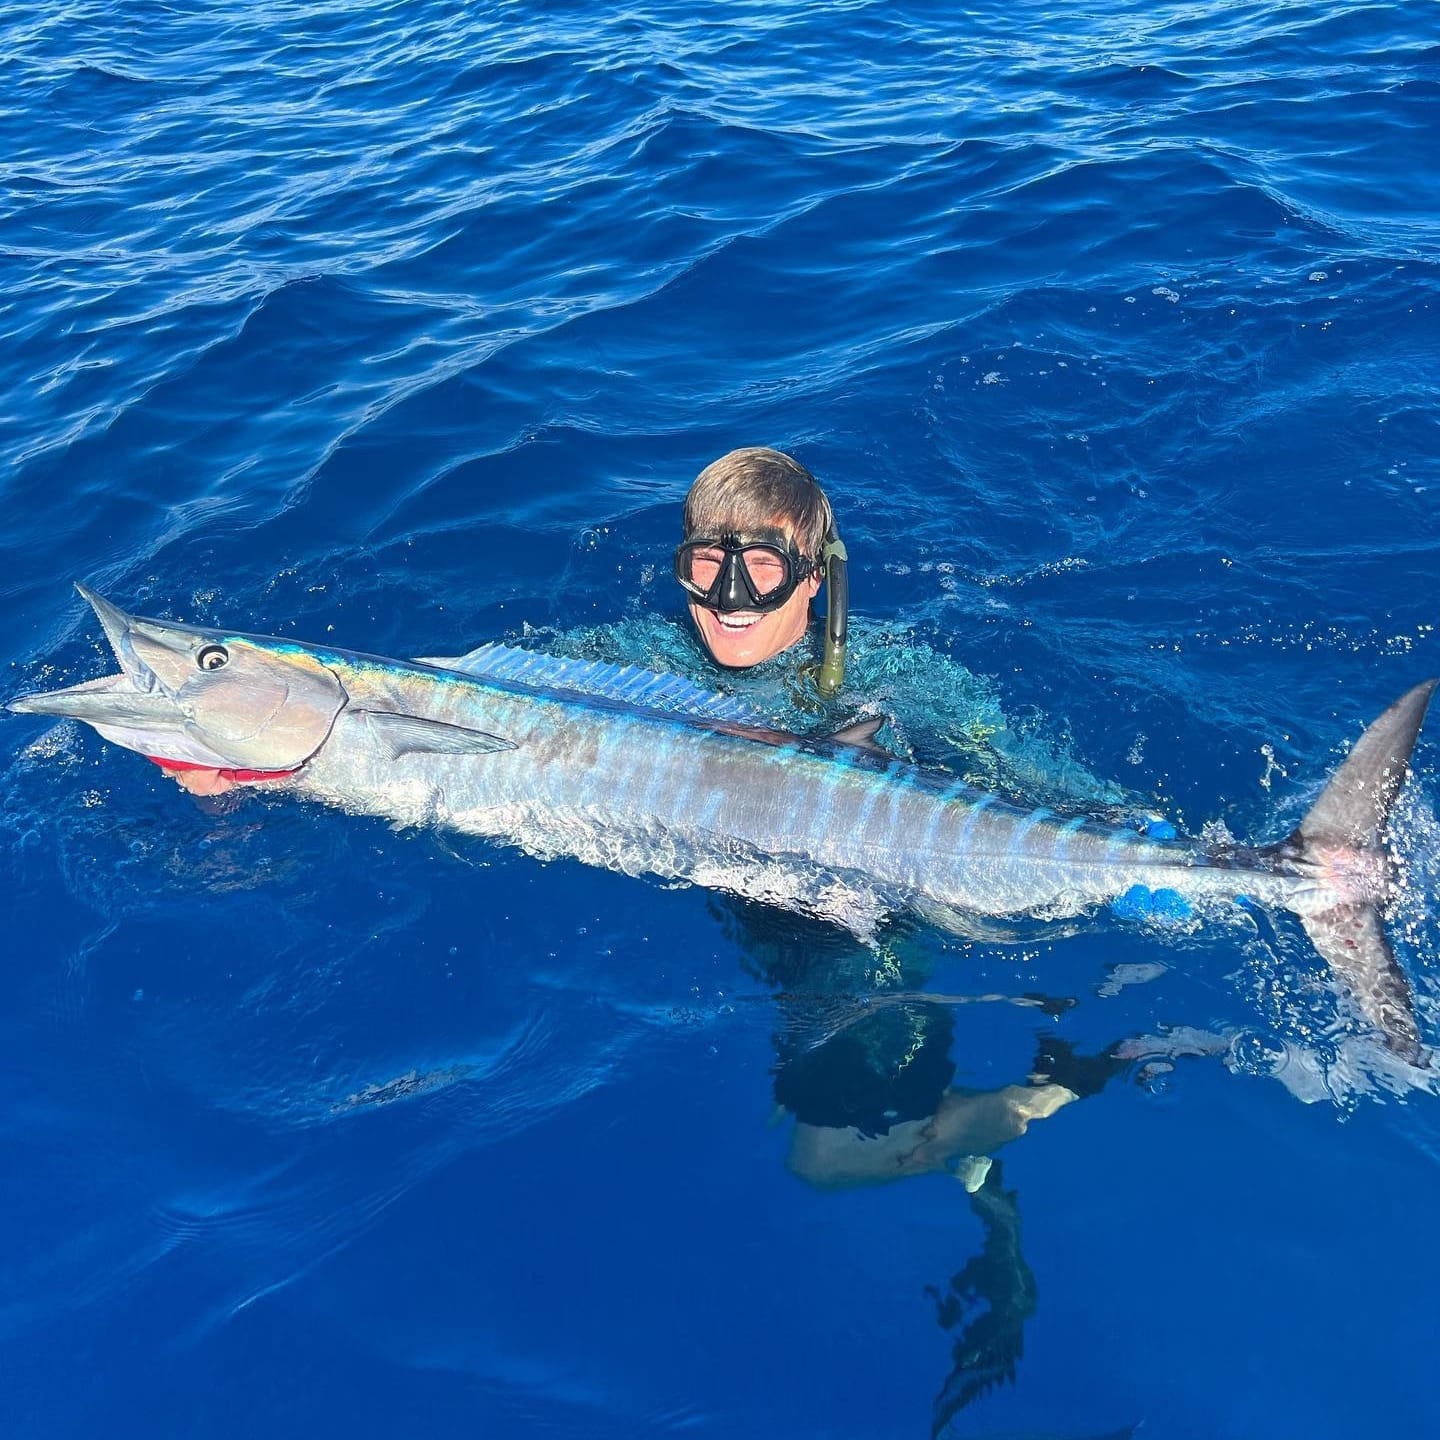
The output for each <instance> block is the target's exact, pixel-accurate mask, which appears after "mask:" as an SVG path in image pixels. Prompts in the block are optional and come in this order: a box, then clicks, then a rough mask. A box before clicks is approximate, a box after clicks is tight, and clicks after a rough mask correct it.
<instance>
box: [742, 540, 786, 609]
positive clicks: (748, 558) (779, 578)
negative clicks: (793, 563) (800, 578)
mask: <svg viewBox="0 0 1440 1440" xmlns="http://www.w3.org/2000/svg"><path fill="white" fill-rule="evenodd" d="M740 563H741V564H742V565H743V566H744V567H745V573H746V574H747V575H749V577H750V584H751V587H752V588H753V589H754V591H755V594H756V595H757V596H758V597H759V598H760V599H762V600H764V599H765V598H767V597H768V596H770V595H773V594H775V593H776V592H777V591H778V590H780V589H782V588H783V587H784V586H785V584H786V582H787V581H788V580H789V579H790V560H789V557H788V556H786V555H784V554H782V553H781V552H780V551H779V550H774V549H772V548H771V547H770V546H769V545H747V546H746V547H745V549H744V550H742V551H741V552H740Z"/></svg>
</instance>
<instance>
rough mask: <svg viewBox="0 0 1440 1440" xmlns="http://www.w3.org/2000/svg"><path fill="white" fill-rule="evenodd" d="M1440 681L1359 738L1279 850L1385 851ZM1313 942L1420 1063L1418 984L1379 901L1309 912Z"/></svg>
mask: <svg viewBox="0 0 1440 1440" xmlns="http://www.w3.org/2000/svg"><path fill="white" fill-rule="evenodd" d="M1437 684H1440V680H1426V681H1424V682H1423V683H1422V684H1419V685H1417V686H1416V687H1415V688H1414V689H1413V690H1411V691H1409V692H1408V693H1407V694H1405V695H1402V696H1401V697H1400V699H1398V700H1397V701H1396V702H1395V703H1394V704H1393V705H1392V706H1391V707H1390V708H1389V709H1388V710H1387V711H1386V712H1385V713H1384V714H1383V715H1381V716H1380V718H1379V719H1378V720H1376V721H1375V722H1374V724H1372V725H1370V726H1369V728H1368V729H1366V731H1365V733H1364V734H1363V735H1362V736H1361V737H1360V738H1359V740H1357V741H1356V742H1355V748H1354V749H1353V750H1351V752H1350V754H1349V755H1348V756H1347V757H1346V758H1345V763H1344V764H1343V765H1341V767H1340V768H1339V769H1338V770H1337V771H1336V772H1335V774H1334V775H1333V776H1332V777H1331V779H1330V783H1329V784H1328V785H1326V787H1325V788H1324V790H1322V791H1321V792H1320V798H1319V799H1318V800H1317V801H1316V802H1315V804H1314V805H1313V806H1311V808H1310V811H1309V813H1308V814H1307V815H1306V816H1305V818H1304V819H1303V820H1302V821H1301V822H1300V828H1299V829H1298V830H1296V831H1295V833H1294V834H1293V835H1292V836H1291V837H1290V839H1289V840H1287V841H1285V842H1284V843H1283V845H1282V846H1280V847H1278V848H1279V849H1281V850H1282V851H1286V850H1288V851H1290V852H1291V853H1292V854H1293V853H1294V852H1295V851H1296V850H1298V851H1299V853H1300V854H1301V855H1303V856H1308V857H1310V858H1312V859H1315V860H1318V861H1320V862H1321V863H1324V860H1325V858H1326V856H1327V853H1328V854H1329V855H1334V854H1335V852H1337V851H1338V852H1340V858H1341V862H1342V863H1343V856H1344V854H1345V852H1349V853H1350V854H1351V855H1359V854H1366V853H1369V854H1374V853H1375V852H1377V851H1380V850H1382V849H1383V847H1384V844H1385V831H1386V825H1387V822H1388V820H1389V816H1390V807H1391V806H1392V805H1393V804H1394V803H1395V797H1396V796H1397V795H1398V794H1399V793H1400V786H1401V785H1402V784H1403V783H1404V780H1405V775H1406V772H1407V771H1408V770H1409V767H1410V752H1411V751H1412V750H1413V749H1414V747H1415V738H1416V736H1417V735H1419V733H1420V726H1421V724H1422V723H1423V722H1424V719H1425V710H1426V707H1427V706H1428V705H1429V704H1430V697H1431V696H1432V695H1433V694H1434V693H1435V687H1436V685H1437ZM1300 920H1301V923H1302V924H1303V925H1304V926H1305V933H1306V934H1307V935H1309V937H1310V941H1311V943H1312V944H1313V945H1314V946H1315V948H1316V949H1317V950H1318V951H1319V952H1320V954H1321V955H1322V956H1324V958H1325V961H1326V963H1327V964H1328V965H1329V966H1330V969H1331V970H1332V971H1333V972H1334V974H1335V975H1337V976H1338V977H1339V978H1340V979H1341V981H1343V982H1344V984H1345V985H1346V986H1347V988H1348V989H1349V991H1350V993H1351V994H1352V995H1353V996H1354V997H1355V1000H1356V1003H1357V1004H1358V1005H1359V1006H1360V1009H1361V1010H1362V1011H1363V1013H1364V1015H1365V1018H1366V1019H1367V1020H1369V1021H1370V1022H1371V1024H1373V1025H1375V1026H1376V1027H1377V1028H1378V1029H1379V1030H1380V1031H1381V1032H1382V1033H1383V1034H1384V1036H1385V1043H1386V1044H1387V1045H1388V1046H1389V1047H1390V1049H1392V1050H1393V1051H1395V1052H1396V1054H1398V1055H1401V1056H1403V1057H1404V1058H1405V1059H1408V1060H1410V1061H1412V1062H1418V1061H1419V1060H1421V1058H1422V1056H1423V1052H1422V1050H1421V1047H1420V1030H1419V1026H1418V1025H1417V1024H1416V1021H1415V1010H1414V1005H1413V1003H1412V1000H1411V994H1410V982H1409V981H1408V980H1407V979H1406V978H1405V972H1404V971H1403V970H1401V968H1400V965H1399V962H1398V961H1397V960H1396V959H1395V952H1394V951H1393V950H1392V949H1391V948H1390V941H1389V939H1388V937H1387V936H1386V934H1385V926H1384V922H1383V921H1382V919H1381V915H1380V909H1379V905H1378V904H1376V903H1371V902H1368V901H1364V900H1357V901H1351V902H1342V903H1340V904H1338V905H1334V906H1332V907H1331V908H1330V909H1328V910H1323V911H1319V912H1316V913H1311V914H1304V913H1302V914H1301V916H1300Z"/></svg>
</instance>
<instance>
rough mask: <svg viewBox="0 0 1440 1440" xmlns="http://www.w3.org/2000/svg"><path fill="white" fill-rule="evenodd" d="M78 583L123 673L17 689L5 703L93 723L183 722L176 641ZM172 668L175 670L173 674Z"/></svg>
mask: <svg viewBox="0 0 1440 1440" xmlns="http://www.w3.org/2000/svg"><path fill="white" fill-rule="evenodd" d="M75 588H76V589H77V590H78V591H79V592H80V594H81V595H82V596H83V597H84V599H85V600H86V601H87V602H88V604H89V606H90V608H91V609H92V610H93V611H94V612H95V615H96V617H97V618H98V619H99V621H100V624H101V627H102V628H103V629H104V631H105V638H106V639H107V640H108V641H109V642H110V648H111V650H112V651H114V653H115V659H116V660H117V661H118V662H119V664H120V673H119V674H118V675H102V676H101V677H100V678H99V679H98V680H86V681H83V682H82V683H81V684H79V685H69V686H66V687H65V688H64V689H63V690H46V691H40V692H37V693H35V694H33V695H17V696H15V697H14V698H13V699H11V700H10V701H8V702H7V703H6V709H8V710H12V711H15V712H16V713H18V714H21V715H56V716H62V717H64V718H66V719H71V720H84V721H86V722H87V723H88V724H91V725H96V724H100V725H123V726H127V727H131V726H144V727H154V728H158V729H167V728H170V727H173V726H174V725H176V724H177V723H179V722H181V720H182V717H181V715H180V712H179V708H178V706H177V704H176V701H175V694H174V692H175V689H176V688H177V682H179V681H180V680H181V678H182V677H181V673H180V665H181V662H182V657H181V655H180V654H179V652H178V651H177V650H176V649H175V647H174V645H173V643H172V644H166V643H165V642H164V641H163V640H162V639H161V638H160V634H161V628H160V627H159V626H155V625H151V624H150V622H148V621H145V620H139V619H136V618H135V617H134V616H132V615H127V614H126V613H125V612H124V611H123V610H122V609H121V608H120V607H119V606H118V605H112V604H111V603H110V601H108V600H107V599H105V597H104V596H103V595H100V594H97V593H96V592H95V591H94V590H92V589H90V587H89V586H88V585H81V584H78V583H77V584H76V586H75ZM164 628H165V629H166V630H172V631H183V632H184V633H185V634H186V635H193V634H194V633H196V632H195V631H194V630H193V629H191V628H190V627H188V626H178V625H176V626H171V625H167V626H165V627H164ZM167 672H173V677H172V675H171V674H167ZM167 680H168V681H169V682H170V683H167Z"/></svg>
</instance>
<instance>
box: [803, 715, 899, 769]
mask: <svg viewBox="0 0 1440 1440" xmlns="http://www.w3.org/2000/svg"><path fill="white" fill-rule="evenodd" d="M885 719H886V717H885V716H884V715H867V716H866V717H865V718H864V719H863V720H856V721H855V722H854V723H853V724H850V725H842V726H841V727H840V729H838V730H832V731H831V732H830V733H829V734H828V735H825V736H822V737H821V738H822V739H823V740H824V741H825V742H826V743H827V744H829V745H849V746H851V747H852V748H853V749H855V750H863V751H864V752H865V753H866V754H867V755H878V756H880V757H882V758H883V759H885V760H893V759H895V756H894V755H892V754H891V753H890V751H888V750H887V749H886V748H885V747H884V746H883V745H882V744H880V742H879V741H878V740H876V738H875V736H876V735H877V734H879V732H880V727H881V726H882V725H884V723H885Z"/></svg>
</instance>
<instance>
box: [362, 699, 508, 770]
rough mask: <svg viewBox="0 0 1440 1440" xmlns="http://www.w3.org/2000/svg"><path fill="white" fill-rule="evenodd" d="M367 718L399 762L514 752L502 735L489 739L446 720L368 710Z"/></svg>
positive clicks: (483, 733) (477, 731)
mask: <svg viewBox="0 0 1440 1440" xmlns="http://www.w3.org/2000/svg"><path fill="white" fill-rule="evenodd" d="M364 716H365V724H366V725H367V726H368V727H369V728H370V731H371V733H372V734H374V735H375V736H377V737H378V738H379V739H380V740H381V741H382V743H383V744H384V745H385V747H386V748H387V749H388V750H389V752H390V755H391V757H392V758H393V759H396V760H398V759H399V758H400V757H401V756H402V755H490V754H493V753H494V752H495V751H496V750H513V749H515V742H514V741H513V740H507V739H505V737H504V736H503V735H489V734H487V733H486V732H485V731H484V730H471V729H470V728H469V727H468V726H465V725H451V724H448V723H447V722H446V721H444V720H426V719H423V718H422V717H421V716H419V715H393V714H390V713H388V712H387V711H384V710H366V711H365V712H364Z"/></svg>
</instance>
